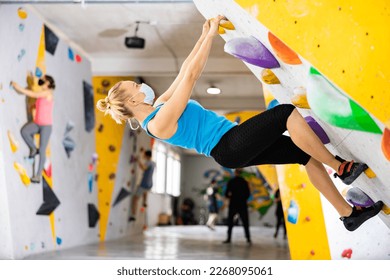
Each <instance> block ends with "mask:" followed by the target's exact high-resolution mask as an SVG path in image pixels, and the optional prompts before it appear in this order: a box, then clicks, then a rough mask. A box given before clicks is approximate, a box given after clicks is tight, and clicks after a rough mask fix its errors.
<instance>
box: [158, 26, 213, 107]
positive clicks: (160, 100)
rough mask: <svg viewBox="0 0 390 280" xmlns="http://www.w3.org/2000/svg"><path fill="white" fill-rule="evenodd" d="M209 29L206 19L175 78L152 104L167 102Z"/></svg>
mask: <svg viewBox="0 0 390 280" xmlns="http://www.w3.org/2000/svg"><path fill="white" fill-rule="evenodd" d="M209 30H210V20H206V22H205V23H204V24H203V29H202V34H201V35H200V37H199V39H198V41H197V42H196V44H195V46H194V48H193V49H192V51H191V52H190V54H189V55H188V57H187V58H186V60H184V62H183V64H182V66H181V68H180V72H179V74H178V75H177V77H176V79H175V80H174V81H173V83H172V84H171V86H170V87H169V88H168V89H167V90H166V91H165V92H164V93H163V94H162V95H161V96H160V97H159V98H157V100H156V102H155V103H154V104H155V105H154V106H157V105H159V104H161V103H165V102H167V101H168V100H169V98H170V97H171V96H172V93H173V92H174V91H175V90H176V88H177V86H178V85H179V83H180V81H181V80H182V79H183V77H184V74H185V72H186V71H187V68H188V65H189V64H190V63H191V61H192V59H193V58H194V57H195V55H196V54H197V53H198V51H199V49H200V46H201V45H202V43H203V41H204V39H205V38H206V36H207V34H208V33H209Z"/></svg>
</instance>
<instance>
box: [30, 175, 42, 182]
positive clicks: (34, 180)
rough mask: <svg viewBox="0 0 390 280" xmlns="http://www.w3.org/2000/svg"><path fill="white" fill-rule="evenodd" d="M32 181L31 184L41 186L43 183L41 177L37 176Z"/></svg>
mask: <svg viewBox="0 0 390 280" xmlns="http://www.w3.org/2000/svg"><path fill="white" fill-rule="evenodd" d="M30 180H31V182H33V183H35V184H39V183H40V182H41V176H39V175H35V176H33V177H31V178H30Z"/></svg>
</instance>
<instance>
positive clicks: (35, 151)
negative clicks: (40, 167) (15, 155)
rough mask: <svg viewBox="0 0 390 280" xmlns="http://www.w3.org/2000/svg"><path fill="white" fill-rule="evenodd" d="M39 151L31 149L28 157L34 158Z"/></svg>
mask: <svg viewBox="0 0 390 280" xmlns="http://www.w3.org/2000/svg"><path fill="white" fill-rule="evenodd" d="M38 153H39V150H38V149H30V154H29V155H28V158H34V157H35V156H36V155H37V154H38Z"/></svg>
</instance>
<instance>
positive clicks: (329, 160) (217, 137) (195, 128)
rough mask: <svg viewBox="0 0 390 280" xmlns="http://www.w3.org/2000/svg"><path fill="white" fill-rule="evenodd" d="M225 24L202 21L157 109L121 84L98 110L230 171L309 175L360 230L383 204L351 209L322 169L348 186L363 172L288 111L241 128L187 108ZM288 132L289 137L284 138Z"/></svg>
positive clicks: (138, 89) (145, 94)
mask: <svg viewBox="0 0 390 280" xmlns="http://www.w3.org/2000/svg"><path fill="white" fill-rule="evenodd" d="M224 19H225V18H224V17H223V16H218V17H216V18H214V19H211V20H207V21H206V22H205V24H204V25H203V31H202V34H201V36H200V38H199V40H198V42H197V43H196V45H195V46H194V48H193V50H192V51H191V53H190V54H189V56H188V58H187V59H186V60H185V61H184V63H183V65H182V67H181V69H180V72H179V75H178V76H177V77H176V79H175V80H174V82H173V83H172V85H171V86H170V87H169V88H168V90H167V91H166V92H165V93H164V94H162V95H161V96H160V97H159V98H158V99H157V100H156V101H155V102H154V103H153V101H154V98H155V96H154V92H153V89H152V88H151V87H149V86H148V85H146V84H144V83H143V84H137V83H135V82H132V81H121V82H119V83H117V84H116V85H114V86H113V87H112V88H111V89H110V91H109V93H108V96H107V97H106V98H105V99H101V100H99V101H98V103H97V108H98V109H99V110H100V111H102V112H105V113H106V114H110V115H111V117H112V118H113V119H114V120H115V121H116V122H117V123H121V122H122V121H129V123H130V126H131V127H132V128H133V126H132V122H131V120H132V119H133V118H134V119H136V120H137V121H138V122H139V123H141V125H142V128H143V129H144V130H145V131H146V133H147V134H148V135H150V136H151V137H154V138H157V139H160V140H162V141H164V142H166V143H169V144H172V145H176V146H180V147H183V148H187V149H195V150H196V151H197V152H198V153H201V154H204V155H206V156H211V157H213V158H214V159H215V161H216V162H218V163H219V164H220V165H222V166H224V167H227V168H242V167H246V166H251V165H260V164H291V163H299V164H302V165H304V166H305V167H306V170H307V173H308V175H309V178H310V180H311V182H312V183H313V185H314V186H315V187H316V188H317V189H318V190H319V191H320V192H321V193H322V194H323V195H324V196H325V197H326V198H327V200H328V201H329V202H330V203H331V204H332V205H333V206H334V207H335V209H336V210H337V211H338V213H339V215H340V216H341V218H340V219H341V220H342V221H343V223H344V226H345V227H346V229H347V230H350V231H353V230H355V229H357V228H358V227H359V226H360V225H361V224H362V223H363V222H365V221H366V220H367V219H369V218H371V217H373V216H375V215H377V214H378V213H379V212H380V211H381V209H382V207H383V202H382V201H378V202H376V203H375V204H374V205H373V206H371V207H367V208H359V209H358V208H356V207H351V206H350V205H349V204H348V203H347V202H346V201H345V199H344V198H343V197H342V196H341V194H340V193H339V192H338V190H337V188H336V187H335V185H334V184H333V182H332V180H331V179H330V177H329V175H328V173H327V171H326V169H325V167H324V166H323V163H324V164H326V165H328V166H329V167H331V168H333V169H334V170H335V171H336V173H337V175H338V177H339V178H340V179H341V180H342V181H343V182H345V183H347V184H350V183H352V182H353V181H354V180H355V179H356V178H357V177H358V176H359V175H360V174H361V173H362V172H363V171H364V169H365V168H367V166H366V165H365V164H364V163H355V162H353V161H345V160H343V159H341V158H340V157H334V156H333V155H332V154H331V153H330V152H329V151H328V150H327V149H326V147H325V146H324V145H323V144H322V142H321V141H320V139H319V138H318V137H317V135H316V134H315V133H314V132H313V130H312V129H311V128H310V126H309V125H308V124H307V123H306V121H305V120H304V118H303V117H302V116H301V115H300V114H299V112H298V111H297V110H296V109H295V107H294V106H293V105H289V104H283V105H280V106H276V107H274V108H273V109H271V110H267V111H265V112H263V113H261V114H259V115H257V116H254V117H252V118H251V119H249V120H247V121H245V122H243V123H242V124H240V125H237V124H236V123H233V122H231V121H229V120H227V119H226V118H225V117H223V116H219V115H217V114H216V113H214V112H212V111H209V110H206V109H204V108H203V107H202V106H201V105H200V104H199V103H198V102H196V101H194V100H191V99H190V97H191V94H192V91H193V88H194V86H195V84H196V82H197V80H198V79H199V77H200V75H201V74H202V71H203V68H204V67H205V65H206V62H207V58H208V56H209V53H210V49H211V46H212V42H213V39H214V37H215V36H216V35H217V34H218V26H219V23H220V21H221V20H224ZM286 130H288V132H289V134H290V137H288V136H284V135H283V133H284V132H285V131H286Z"/></svg>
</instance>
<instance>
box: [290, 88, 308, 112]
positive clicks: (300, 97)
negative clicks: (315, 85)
mask: <svg viewBox="0 0 390 280" xmlns="http://www.w3.org/2000/svg"><path fill="white" fill-rule="evenodd" d="M291 103H292V104H294V105H295V106H297V107H298V108H302V109H310V105H309V102H307V97H306V89H305V88H304V87H297V88H295V89H294V95H293V97H292V98H291Z"/></svg>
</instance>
